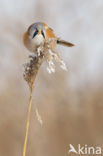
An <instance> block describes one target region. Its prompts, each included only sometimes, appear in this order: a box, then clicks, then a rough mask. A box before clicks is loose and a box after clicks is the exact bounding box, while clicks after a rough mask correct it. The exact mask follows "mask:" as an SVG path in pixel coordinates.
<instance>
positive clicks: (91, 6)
mask: <svg viewBox="0 0 103 156" xmlns="http://www.w3.org/2000/svg"><path fill="white" fill-rule="evenodd" d="M0 6H1V8H0V23H1V25H0V71H1V72H0V156H18V155H22V149H23V143H24V136H25V125H26V116H27V107H28V98H29V88H28V86H27V83H26V82H25V81H24V79H23V76H22V75H23V66H22V65H23V64H24V63H25V62H26V61H27V58H28V55H29V52H28V50H27V49H26V48H25V47H24V45H23V42H22V36H23V33H24V32H25V31H26V29H27V28H28V26H29V25H31V24H32V23H34V22H37V21H44V22H45V23H47V24H48V25H49V26H50V27H51V28H52V29H53V30H54V32H55V34H56V35H57V36H58V37H61V38H63V39H65V40H68V41H70V42H72V43H74V44H75V45H76V46H75V47H73V48H66V47H59V46H58V47H57V48H56V50H57V51H58V52H59V54H60V55H61V56H62V58H63V59H64V60H65V62H66V64H67V67H68V72H65V71H62V69H60V67H59V66H58V65H57V69H56V73H55V74H48V73H47V71H46V63H45V62H44V63H43V65H42V66H41V68H40V70H39V73H38V76H37V78H36V82H35V91H34V94H33V105H32V112H31V121H30V129H29V140H28V146H27V155H28V156H34V155H35V156H41V155H42V156H67V155H68V150H69V144H72V145H74V147H77V145H78V144H81V145H85V144H87V145H88V146H94V147H95V146H100V147H102V148H103V69H102V66H103V1H102V0H98V1H97V0H91V1H90V0H86V1H84V0H78V1H77V0H58V1H55V0H49V1H48V0H28V1H25V0H0ZM36 107H37V108H38V111H39V113H40V115H41V117H42V120H43V122H44V124H43V126H41V125H40V123H39V122H38V121H37V118H36V114H35V108H36ZM70 155H72V153H71V154H70Z"/></svg>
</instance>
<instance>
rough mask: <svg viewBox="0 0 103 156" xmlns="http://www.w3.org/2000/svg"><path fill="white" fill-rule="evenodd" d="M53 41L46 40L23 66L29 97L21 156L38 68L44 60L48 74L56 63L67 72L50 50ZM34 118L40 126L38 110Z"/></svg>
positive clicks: (53, 69)
mask: <svg viewBox="0 0 103 156" xmlns="http://www.w3.org/2000/svg"><path fill="white" fill-rule="evenodd" d="M53 41H54V39H50V40H46V41H45V43H44V44H43V45H42V46H39V47H38V48H37V50H36V51H35V54H37V55H35V54H33V55H30V56H29V62H27V63H25V64H24V74H23V76H24V80H25V81H26V82H27V83H28V85H29V89H30V97H29V106H28V113H27V121H26V132H25V140H24V147H23V156H26V148H27V140H28V131H29V122H30V114H31V105H32V95H33V89H34V82H35V79H36V76H37V73H38V71H39V68H40V66H41V64H42V62H43V60H46V61H47V63H48V67H47V71H48V72H49V73H52V72H55V64H54V60H55V61H56V62H59V63H60V66H61V68H62V69H63V70H67V68H66V65H65V63H64V61H63V60H62V58H61V57H60V56H59V55H58V54H57V53H56V52H55V51H54V50H53V49H51V44H52V42H53ZM36 116H37V119H38V121H39V122H40V124H42V123H43V122H42V119H41V116H40V115H39V112H38V110H37V109H36Z"/></svg>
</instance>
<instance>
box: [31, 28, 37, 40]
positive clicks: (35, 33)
mask: <svg viewBox="0 0 103 156" xmlns="http://www.w3.org/2000/svg"><path fill="white" fill-rule="evenodd" d="M37 34H38V30H36V31H35V32H34V34H33V37H32V38H34V37H35V36H36V35H37Z"/></svg>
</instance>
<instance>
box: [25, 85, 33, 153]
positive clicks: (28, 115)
mask: <svg viewBox="0 0 103 156" xmlns="http://www.w3.org/2000/svg"><path fill="white" fill-rule="evenodd" d="M32 94H33V85H32V86H31V88H30V97H29V106H28V113H27V121H26V131H25V140H24V147H23V156H26V148H27V140H28V131H29V122H30V115H31V105H32Z"/></svg>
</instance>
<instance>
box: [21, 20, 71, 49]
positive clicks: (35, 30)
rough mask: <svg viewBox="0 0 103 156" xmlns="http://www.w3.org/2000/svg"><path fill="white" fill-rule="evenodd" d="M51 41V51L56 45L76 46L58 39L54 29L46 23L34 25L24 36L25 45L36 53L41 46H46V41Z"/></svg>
mask: <svg viewBox="0 0 103 156" xmlns="http://www.w3.org/2000/svg"><path fill="white" fill-rule="evenodd" d="M50 39H52V40H53V41H52V44H51V49H54V48H55V47H56V45H62V46H66V47H72V46H74V44H72V43H70V42H68V41H65V40H62V39H60V38H58V37H56V35H55V34H54V31H53V29H52V28H50V27H48V26H47V24H45V23H44V22H36V23H33V24H32V25H30V26H29V28H28V29H27V31H26V32H25V33H24V36H23V42H24V45H25V47H26V48H27V49H28V50H29V51H30V52H35V51H36V49H37V48H38V47H39V46H41V45H44V43H45V41H48V40H50Z"/></svg>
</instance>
